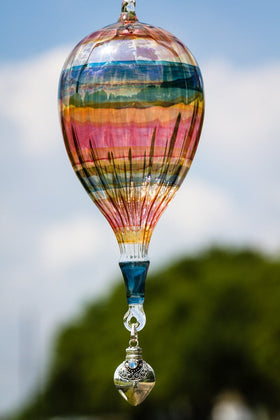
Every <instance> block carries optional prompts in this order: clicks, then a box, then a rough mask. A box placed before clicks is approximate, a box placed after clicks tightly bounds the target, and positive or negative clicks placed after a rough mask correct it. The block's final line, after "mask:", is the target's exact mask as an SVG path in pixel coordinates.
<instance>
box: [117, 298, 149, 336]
mask: <svg viewBox="0 0 280 420" xmlns="http://www.w3.org/2000/svg"><path fill="white" fill-rule="evenodd" d="M123 323H124V326H125V328H126V329H127V330H128V331H131V330H132V325H133V324H135V323H136V324H137V327H136V330H137V331H141V330H142V329H143V328H144V327H145V324H146V315H145V312H144V309H143V305H142V304H132V305H128V311H127V312H126V314H125V315H124V317H123Z"/></svg>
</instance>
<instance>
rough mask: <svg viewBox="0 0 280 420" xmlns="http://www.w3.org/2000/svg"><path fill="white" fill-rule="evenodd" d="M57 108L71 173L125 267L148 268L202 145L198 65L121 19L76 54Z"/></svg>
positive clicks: (179, 47)
mask: <svg viewBox="0 0 280 420" xmlns="http://www.w3.org/2000/svg"><path fill="white" fill-rule="evenodd" d="M59 99H60V113H61V124H62V129H63V135H64V140H65V145H66V148H67V152H68V155H69V158H70V160H71V163H72V166H73V168H74V170H75V172H76V174H77V176H78V177H79V179H80V181H81V183H82V184H83V186H84V187H85V189H86V191H87V192H88V194H89V195H90V197H91V198H92V200H93V201H94V203H95V204H96V205H97V206H98V208H99V209H100V210H101V212H102V213H103V214H104V216H105V217H106V218H107V220H108V222H109V223H110V225H111V226H112V228H113V230H114V233H115V235H116V238H117V240H118V243H119V245H120V249H121V259H122V260H124V261H125V260H127V259H134V260H145V259H147V252H148V246H149V242H150V238H151V234H152V232H153V229H154V227H155V225H156V223H157V221H158V219H159V217H160V215H161V214H162V212H163V210H164V209H165V208H166V206H167V204H168V202H169V201H170V200H171V198H172V197H173V195H174V194H175V192H176V191H177V189H178V188H179V186H180V185H181V183H182V182H183V180H184V178H185V176H186V174H187V172H188V170H189V168H190V165H191V163H192V160H193V158H194V154H195V151H196V148H197V144H198V141H199V136H200V132H201V128H202V122H203V113H204V100H203V82H202V78H201V74H200V70H199V68H198V66H197V63H196V61H195V59H194V58H193V56H192V55H191V53H190V52H189V50H188V49H187V48H186V47H185V46H184V45H183V44H182V43H181V42H180V41H179V40H178V39H177V38H175V37H174V36H173V35H171V34H170V33H168V32H167V31H165V30H163V29H160V28H157V27H153V26H150V25H146V24H142V23H140V22H138V21H135V22H133V23H131V24H124V22H122V21H121V20H120V21H119V22H117V23H116V24H114V25H110V26H108V27H106V28H104V29H101V30H99V31H97V32H94V33H93V34H91V35H89V36H88V37H86V38H85V39H83V40H82V41H81V42H80V43H79V44H78V45H77V46H76V47H75V48H74V50H73V52H72V53H71V54H70V56H69V58H68V59H67V61H66V63H65V65H64V68H63V71H62V74H61V80H60V90H59Z"/></svg>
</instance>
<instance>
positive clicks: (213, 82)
mask: <svg viewBox="0 0 280 420" xmlns="http://www.w3.org/2000/svg"><path fill="white" fill-rule="evenodd" d="M120 3H121V1H119V0H118V1H117V0H114V1H112V0H110V1H100V2H97V1H95V0H80V1H79V2H74V1H73V0H60V1H54V0H49V1H46V2H45V1H28V0H27V1H10V2H5V3H3V1H1V4H0V36H1V38H0V39H1V43H0V126H1V132H2V133H1V134H2V135H1V139H2V140H1V146H2V148H1V152H2V153H1V155H0V168H1V175H2V176H1V177H0V185H1V197H2V202H1V210H2V212H1V213H2V214H1V220H0V229H1V236H0V237H1V239H0V252H1V267H0V272H1V283H0V342H1V346H0V417H1V415H2V414H3V413H5V412H6V411H8V410H10V409H12V408H13V407H15V406H16V405H18V404H19V403H20V402H21V401H22V400H23V399H24V398H26V396H27V394H28V393H29V392H30V390H31V389H32V387H33V386H34V384H35V383H36V381H38V377H39V376H40V375H41V378H40V379H41V380H43V377H44V373H43V372H44V366H45V363H46V361H47V360H48V357H49V356H48V355H49V350H50V348H51V346H52V337H53V335H54V333H55V331H56V328H57V326H58V325H60V324H61V323H62V322H63V321H65V320H66V319H68V318H69V317H71V316H72V315H73V314H75V313H79V311H80V310H82V307H83V304H84V303H85V302H87V301H89V300H91V299H94V298H97V297H98V296H100V294H102V293H105V292H106V290H108V288H109V287H110V285H111V284H112V282H113V281H117V280H118V279H119V281H120V274H119V270H118V266H117V262H118V256H119V252H118V247H117V244H116V241H115V238H114V236H113V233H112V232H111V229H110V227H109V226H108V224H107V222H106V220H105V219H104V218H103V217H102V215H100V214H99V212H98V210H97V209H96V208H95V206H94V205H93V204H92V203H91V201H90V199H89V198H88V197H87V195H86V193H85V192H84V191H83V189H82V187H81V185H80V184H79V182H78V180H77V179H76V177H75V175H74V173H73V171H72V168H71V167H70V163H69V162H68V159H67V156H66V152H65V149H64V145H63V140H62V136H61V133H60V127H59V121H58V115H57V86H58V79H59V73H60V70H61V68H62V65H63V62H64V60H65V58H66V56H67V55H68V53H69V52H70V50H71V49H72V47H73V46H74V45H75V44H76V43H77V42H78V41H79V40H80V39H81V38H82V37H84V36H85V35H87V34H88V33H90V32H92V31H94V30H95V29H98V28H100V27H102V26H105V25H107V24H110V23H113V22H114V21H116V20H117V18H118V16H119V13H120ZM137 15H138V17H139V19H140V20H141V21H144V22H147V23H151V24H154V25H157V26H161V27H163V28H165V29H167V30H169V31H170V32H173V33H174V34H175V35H177V36H178V37H179V38H180V39H181V40H182V41H183V42H184V43H185V44H186V45H187V46H188V47H189V48H190V49H191V51H192V52H193V54H194V55H195V57H196V58H197V60H198V62H199V64H200V67H201V70H202V74H203V77H204V82H205V93H206V116H205V125H204V129H203V134H202V138H201V142H200V145H199V148H198V152H197V154H196V157H195V161H194V163H193V166H192V168H191V170H190V173H189V175H188V177H187V180H186V182H185V184H184V185H183V186H182V188H181V189H180V191H179V192H178V194H177V197H175V200H174V202H173V203H171V205H170V207H169V208H168V209H167V211H166V213H165V214H164V215H163V217H162V219H161V220H160V222H159V224H158V226H157V228H156V230H155V233H154V236H153V238H152V241H151V246H150V257H151V269H153V267H154V268H155V267H158V266H159V265H160V264H161V262H162V261H163V260H164V261H167V260H169V261H170V260H173V259H174V258H177V257H178V256H179V255H183V254H185V253H191V252H196V251H197V250H199V249H202V248H205V247H208V246H210V245H211V244H215V243H218V244H220V243H222V244H226V245H234V246H253V247H257V248H261V249H262V250H263V251H264V252H268V253H270V254H273V255H279V254H280V217H279V214H280V189H279V183H280V171H279V154H280V142H279V138H280V126H279V97H280V47H279V39H280V25H279V16H280V3H279V1H278V0H271V1H252V0H246V1H244V0H242V1H241V0H235V1H230V2H229V1H227V2H226V1H221V0H212V1H211V2H210V1H209V2H194V1H193V2H191V1H186V0H173V1H172V2H167V1H159V0H154V1H152V2H151V1H148V0H142V1H141V0H138V3H137ZM147 299H148V297H147ZM125 310H126V308H125V307H124V312H125ZM148 325H149V320H147V327H146V328H148ZM120 328H122V321H121V320H120Z"/></svg>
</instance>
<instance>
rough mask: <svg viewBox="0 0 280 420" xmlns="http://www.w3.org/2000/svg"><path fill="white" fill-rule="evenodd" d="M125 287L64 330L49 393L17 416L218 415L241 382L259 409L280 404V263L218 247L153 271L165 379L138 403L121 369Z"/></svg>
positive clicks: (157, 358) (158, 356) (154, 360)
mask: <svg viewBox="0 0 280 420" xmlns="http://www.w3.org/2000/svg"><path fill="white" fill-rule="evenodd" d="M124 295H125V293H124V287H123V286H122V287H120V286H119V287H117V288H116V289H115V290H114V291H113V293H112V294H111V295H110V296H109V297H108V298H107V299H104V300H103V301H102V302H98V303H93V304H92V305H91V306H89V307H88V308H87V309H86V310H85V311H84V313H83V314H82V316H81V317H80V318H79V319H76V320H74V321H73V322H71V323H70V324H69V325H68V326H67V327H66V328H64V329H63V331H62V332H61V333H60V335H59V337H58V339H57V342H56V348H55V354H54V359H53V362H52V364H51V369H50V372H49V376H48V379H47V381H46V385H45V388H44V391H43V393H42V395H40V396H38V395H37V396H36V398H34V401H33V402H32V403H30V404H29V406H28V407H27V408H26V409H25V410H23V411H22V413H21V414H20V415H19V416H18V417H17V420H39V419H48V418H51V417H55V416H62V415H78V414H80V415H103V416H105V415H107V414H109V413H115V414H119V415H121V418H122V419H134V420H137V419H143V418H145V419H147V420H149V419H153V420H155V419H160V420H164V419H177V420H184V419H186V420H187V419H192V420H194V419H195V420H206V419H208V418H209V415H210V412H211V408H212V405H213V402H214V399H215V397H216V396H217V395H218V394H219V393H220V392H222V391H224V390H238V391H239V392H240V393H241V394H242V395H243V396H244V397H245V398H246V400H247V401H248V403H249V404H250V405H251V407H255V406H259V405H262V406H264V407H267V408H268V409H269V410H279V409H280V398H279V395H280V374H279V373H280V317H279V301H280V264H279V263H278V262H275V261H274V262H273V261H271V260H269V259H268V258H265V257H264V256H262V255H260V254H258V253H256V252H252V251H229V250H227V251H225V250H219V249H215V250H211V251H209V252H206V253H204V254H202V255H200V256H198V257H193V258H186V259H183V260H181V261H179V262H177V263H176V264H174V265H172V266H170V267H167V268H165V269H164V270H163V271H161V272H158V273H157V274H154V275H151V276H150V277H148V280H147V286H146V304H145V311H146V315H147V326H146V328H145V329H144V330H143V331H142V332H141V333H140V337H139V338H140V344H141V346H142V348H143V353H144V354H143V356H144V359H145V360H147V361H148V362H149V363H150V364H151V365H152V366H153V368H154V370H155V372H156V376H157V383H156V386H155V388H154V389H153V391H152V393H151V394H150V395H149V397H148V399H147V400H146V401H145V402H144V403H143V404H142V405H140V406H139V407H136V408H135V407H133V408H131V407H129V406H128V405H127V403H126V402H124V401H123V400H122V399H121V397H120V396H119V395H118V394H117V392H116V391H115V389H114V385H113V381H112V375H113V372H114V370H115V368H116V367H117V365H118V364H119V363H120V362H121V361H122V359H123V358H124V356H125V351H124V349H125V346H126V343H127V342H128V338H129V337H128V333H127V332H126V331H125V329H124V328H123V327H122V321H121V320H122V316H123V314H124V312H125V310H126V302H125V296H124Z"/></svg>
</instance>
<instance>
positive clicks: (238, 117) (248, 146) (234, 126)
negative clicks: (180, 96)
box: [204, 61, 280, 174]
mask: <svg viewBox="0 0 280 420" xmlns="http://www.w3.org/2000/svg"><path fill="white" fill-rule="evenodd" d="M204 80H205V86H206V88H205V89H206V117H205V127H204V138H205V146H204V147H206V148H207V151H208V152H211V155H212V156H217V159H221V160H222V162H223V163H224V164H225V165H227V164H230V165H231V166H232V165H235V166H236V170H240V167H241V169H242V170H245V169H246V167H247V168H250V169H251V170H253V171H254V170H255V168H254V164H255V165H261V166H263V165H266V163H268V164H269V162H266V160H269V159H271V158H273V157H274V155H275V153H277V154H278V156H279V152H280V143H279V138H280V125H279V95H280V64H279V63H274V64H269V63H267V64H265V65H263V66H262V67H260V68H259V67H256V68H248V69H242V68H238V67H237V66H233V65H229V64H228V63H225V62H223V61H217V62H213V63H208V64H207V65H206V66H205V69H204ZM211 155H210V156H211ZM246 174H248V173H247V172H246Z"/></svg>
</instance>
